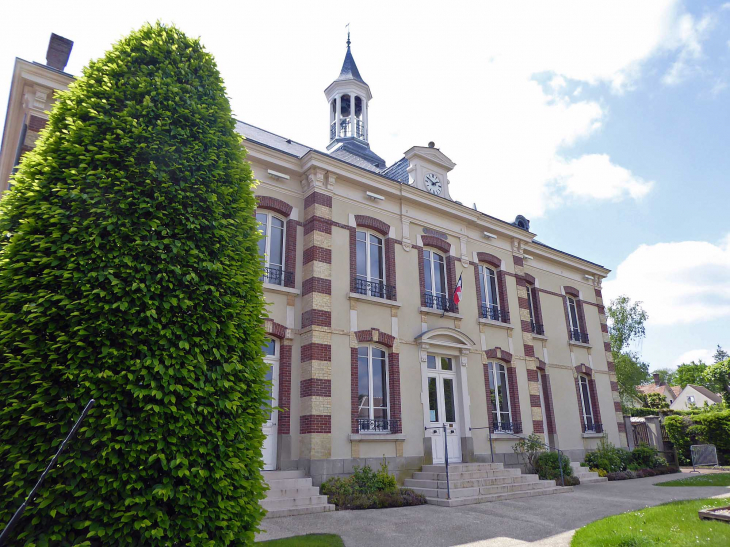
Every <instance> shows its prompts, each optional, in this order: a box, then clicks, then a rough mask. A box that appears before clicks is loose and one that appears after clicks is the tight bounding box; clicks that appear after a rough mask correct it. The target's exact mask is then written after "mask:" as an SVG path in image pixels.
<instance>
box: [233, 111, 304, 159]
mask: <svg viewBox="0 0 730 547" xmlns="http://www.w3.org/2000/svg"><path fill="white" fill-rule="evenodd" d="M236 131H237V132H238V133H239V134H240V135H243V136H244V137H246V138H247V139H249V140H252V141H254V142H257V143H259V144H263V145H264V146H268V147H269V148H274V149H275V150H280V151H281V152H286V153H287V154H291V155H292V156H296V157H297V158H301V157H302V156H303V155H304V154H306V153H307V152H309V151H310V150H312V149H311V148H310V147H309V146H305V145H303V144H300V143H298V142H294V141H293V140H291V139H287V138H286V137H282V136H280V135H276V134H274V133H271V132H270V131H266V130H265V129H261V128H259V127H256V126H255V125H251V124H248V123H245V122H242V121H240V120H236Z"/></svg>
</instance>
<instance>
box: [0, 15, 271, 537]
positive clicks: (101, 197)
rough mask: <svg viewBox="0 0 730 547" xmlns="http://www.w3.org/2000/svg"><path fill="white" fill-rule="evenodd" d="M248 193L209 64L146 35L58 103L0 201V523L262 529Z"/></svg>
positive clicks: (129, 41) (185, 530) (169, 37)
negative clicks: (72, 434)
mask: <svg viewBox="0 0 730 547" xmlns="http://www.w3.org/2000/svg"><path fill="white" fill-rule="evenodd" d="M252 185H253V178H252V174H251V170H250V168H249V167H248V165H247V164H246V163H245V161H244V151H243V148H242V146H241V142H240V138H239V137H238V136H237V134H236V133H235V131H234V122H233V120H232V118H231V110H230V106H229V103H228V99H227V98H226V94H225V89H224V87H223V82H222V80H221V77H220V74H219V72H218V70H217V68H216V65H215V62H214V61H213V58H212V57H211V55H210V54H208V53H206V52H205V50H204V49H203V47H202V46H201V44H200V42H199V41H198V40H193V39H190V38H187V37H186V36H185V35H184V34H183V33H182V32H180V31H179V30H177V29H176V28H172V27H167V26H164V25H161V24H157V25H146V26H145V27H143V28H142V29H140V30H139V31H137V32H134V33H133V34H131V35H130V36H129V37H127V38H125V39H123V40H121V41H120V42H119V43H117V44H116V45H115V46H114V47H113V48H112V49H111V51H109V52H108V53H107V54H106V55H105V56H104V57H103V58H101V59H99V60H97V61H95V62H92V63H91V64H90V65H89V66H88V68H86V69H85V70H84V72H83V76H82V77H81V78H79V79H78V80H77V81H76V82H75V83H74V84H73V85H72V86H71V88H70V90H69V91H67V92H64V93H61V94H60V95H59V97H58V101H57V102H56V105H55V106H54V109H53V111H52V112H51V115H50V120H49V122H48V125H47V128H46V130H45V131H44V133H43V135H42V137H41V139H40V141H39V143H38V146H37V147H36V149H35V150H34V151H33V152H30V153H28V154H27V155H26V157H25V158H24V160H23V162H22V164H21V166H20V169H19V170H18V172H17V174H16V175H15V178H14V181H13V189H12V191H11V192H10V193H9V194H8V195H7V196H6V197H5V198H4V199H3V200H2V202H0V234H1V235H2V237H1V238H0V239H1V241H0V401H1V402H0V462H1V465H0V485H1V486H0V492H1V493H0V526H2V525H4V524H5V523H7V522H8V520H9V518H10V516H11V515H12V514H13V512H14V511H15V510H16V509H17V507H18V506H19V505H20V503H21V501H22V500H23V498H24V497H25V496H26V495H27V494H28V492H29V491H30V489H31V487H32V486H33V484H34V483H35V481H36V480H37V479H38V477H39V475H40V473H41V471H42V470H43V468H44V467H45V466H46V465H47V463H48V461H49V460H50V458H51V457H52V455H53V453H54V452H55V451H56V449H57V447H58V444H59V442H60V441H61V440H62V439H63V437H64V436H65V435H66V434H67V433H68V431H69V429H70V427H71V426H72V425H73V423H74V421H75V419H76V418H77V416H78V415H79V414H80V412H81V410H82V409H83V407H84V405H85V404H86V402H87V401H88V400H89V399H91V398H94V399H96V401H97V404H96V407H95V408H94V409H93V410H92V412H91V413H90V414H89V416H88V418H87V420H86V422H85V423H84V427H83V428H82V429H81V430H80V432H79V435H78V437H77V439H76V440H74V441H73V443H72V444H71V446H70V448H69V449H68V450H67V451H66V453H65V454H64V455H63V456H62V457H61V459H60V460H59V462H58V465H57V467H56V468H55V469H54V470H53V471H52V472H51V473H50V474H49V475H48V477H47V478H46V481H45V484H44V486H43V488H42V489H41V490H40V493H39V495H38V497H37V498H36V500H35V502H34V503H32V504H31V506H30V507H29V509H28V510H27V511H26V513H25V516H24V518H23V519H22V521H21V522H20V524H19V525H18V527H17V528H16V529H15V532H14V534H13V539H14V541H17V542H18V543H19V544H25V543H26V542H32V543H35V544H38V545H46V544H53V545H77V544H81V543H83V542H85V541H89V542H90V544H92V545H97V544H103V545H117V544H119V545H121V544H125V545H126V544H130V545H188V544H189V545H228V544H236V545H239V544H243V543H250V542H252V541H253V535H254V531H255V530H256V529H257V526H258V523H259V522H260V519H261V517H262V510H261V509H260V507H259V504H258V501H259V500H260V499H261V498H262V497H263V492H264V490H263V486H262V479H261V474H260V471H259V469H260V467H261V463H262V462H261V445H262V442H263V434H262V431H261V426H262V424H263V421H264V411H263V410H262V406H265V403H264V401H265V400H266V398H267V396H266V386H265V381H264V378H265V371H266V370H265V366H264V364H263V361H262V357H261V351H260V347H261V345H262V342H263V339H264V332H263V327H262V319H261V317H262V310H263V308H262V305H263V299H262V293H261V285H260V281H259V276H260V262H259V259H258V255H257V241H258V232H257V227H256V223H255V219H254V214H253V213H254V208H255V201H254V196H253V194H252V188H251V187H252Z"/></svg>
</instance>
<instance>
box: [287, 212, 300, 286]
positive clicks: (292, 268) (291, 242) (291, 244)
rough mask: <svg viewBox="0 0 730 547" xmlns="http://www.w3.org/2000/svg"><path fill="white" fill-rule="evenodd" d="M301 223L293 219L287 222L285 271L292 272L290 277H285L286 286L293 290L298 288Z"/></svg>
mask: <svg viewBox="0 0 730 547" xmlns="http://www.w3.org/2000/svg"><path fill="white" fill-rule="evenodd" d="M298 225H299V222H298V221H296V220H293V219H289V220H287V221H286V243H285V249H284V269H285V270H286V271H287V272H292V275H291V277H290V276H284V277H285V279H284V286H285V287H289V288H290V289H293V288H294V287H296V271H297V226H298Z"/></svg>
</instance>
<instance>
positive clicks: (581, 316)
mask: <svg viewBox="0 0 730 547" xmlns="http://www.w3.org/2000/svg"><path fill="white" fill-rule="evenodd" d="M575 307H576V309H577V311H578V326H579V327H580V332H582V333H583V334H588V326H587V325H586V312H585V309H583V301H582V300H580V299H578V300H576V301H575Z"/></svg>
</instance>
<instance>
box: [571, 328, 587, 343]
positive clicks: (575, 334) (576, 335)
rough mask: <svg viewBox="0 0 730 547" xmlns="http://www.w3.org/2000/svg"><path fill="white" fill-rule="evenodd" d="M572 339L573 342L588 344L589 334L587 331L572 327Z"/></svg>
mask: <svg viewBox="0 0 730 547" xmlns="http://www.w3.org/2000/svg"><path fill="white" fill-rule="evenodd" d="M570 339H571V340H572V341H573V342H581V343H583V344H588V335H587V334H586V333H585V332H580V331H579V330H578V329H570Z"/></svg>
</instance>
